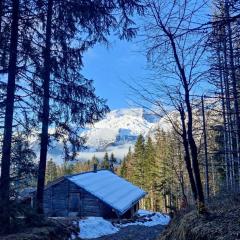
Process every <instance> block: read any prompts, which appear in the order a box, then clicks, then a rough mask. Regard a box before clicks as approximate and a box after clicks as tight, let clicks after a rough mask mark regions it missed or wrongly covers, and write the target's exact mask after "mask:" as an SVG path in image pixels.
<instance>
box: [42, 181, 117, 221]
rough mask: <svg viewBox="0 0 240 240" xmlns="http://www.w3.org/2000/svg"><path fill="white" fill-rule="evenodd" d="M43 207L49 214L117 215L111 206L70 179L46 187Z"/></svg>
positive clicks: (46, 213) (110, 216)
mask: <svg viewBox="0 0 240 240" xmlns="http://www.w3.org/2000/svg"><path fill="white" fill-rule="evenodd" d="M43 207H44V213H45V215H47V216H69V215H72V214H75V215H77V216H79V217H86V216H96V217H105V218H113V217H116V214H115V213H114V211H113V210H112V209H111V207H109V206H108V205H106V204H105V203H104V202H102V201H101V200H100V199H98V198H96V197H95V196H93V195H92V194H90V193H89V192H87V191H85V190H84V189H82V188H80V187H78V186H77V185H76V184H74V183H72V182H71V181H69V180H68V179H63V180H62V181H59V182H57V183H56V184H55V185H50V186H49V187H47V188H46V189H45V191H44V203H43Z"/></svg>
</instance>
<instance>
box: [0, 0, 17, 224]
mask: <svg viewBox="0 0 240 240" xmlns="http://www.w3.org/2000/svg"><path fill="white" fill-rule="evenodd" d="M18 24H19V0H15V1H13V5H12V23H11V38H10V56H9V64H8V83H7V97H6V109H5V119H4V134H3V146H2V165H1V204H2V206H3V208H2V211H1V212H2V214H3V218H4V221H3V223H4V224H6V226H7V225H9V221H10V219H9V191H10V159H11V143H12V128H13V111H14V96H15V88H16V87H15V85H16V83H15V82H16V75H17V46H18Z"/></svg>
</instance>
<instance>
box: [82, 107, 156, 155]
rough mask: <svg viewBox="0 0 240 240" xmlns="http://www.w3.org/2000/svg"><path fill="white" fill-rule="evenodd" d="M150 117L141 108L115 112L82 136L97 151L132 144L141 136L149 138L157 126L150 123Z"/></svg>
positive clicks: (152, 122)
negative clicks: (151, 130) (148, 135)
mask: <svg viewBox="0 0 240 240" xmlns="http://www.w3.org/2000/svg"><path fill="white" fill-rule="evenodd" d="M149 115H150V114H149ZM149 115H147V114H146V113H145V112H144V110H143V109H141V108H134V109H120V110H113V111H111V112H110V113H108V114H107V115H106V117H105V118H104V119H103V120H101V121H99V122H97V123H95V124H94V126H91V127H89V129H88V130H86V131H85V132H84V133H83V134H82V135H83V136H84V137H86V138H87V142H86V145H87V146H88V147H90V148H95V149H96V151H101V150H104V149H105V148H106V147H108V146H109V145H121V144H125V143H129V142H130V143H132V142H134V141H136V139H137V137H138V136H139V135H140V134H142V135H143V136H147V134H148V133H149V131H150V129H152V128H153V127H154V126H155V125H156V123H155V122H154V121H149V119H150V117H149ZM146 116H148V118H147V117H146Z"/></svg>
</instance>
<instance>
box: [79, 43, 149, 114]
mask: <svg viewBox="0 0 240 240" xmlns="http://www.w3.org/2000/svg"><path fill="white" fill-rule="evenodd" d="M83 61H84V68H83V71H82V73H83V75H84V76H85V77H87V78H89V79H93V80H94V86H95V88H96V93H97V95H98V96H101V97H103V98H105V99H107V100H108V106H109V107H110V108H111V109H117V108H123V107H128V106H129V105H128V103H127V102H128V94H129V92H130V91H129V89H128V87H127V86H126V85H125V84H124V83H123V81H125V82H130V81H132V80H134V81H136V80H137V79H140V78H142V77H143V76H144V75H145V74H146V58H145V56H143V54H142V53H140V52H139V44H137V43H136V40H133V41H131V42H127V41H120V40H118V39H117V40H114V39H112V40H111V41H110V46H109V47H108V48H107V47H106V46H104V45H100V44H99V45H96V46H95V47H93V48H91V49H89V50H88V52H86V53H85V55H84V58H83Z"/></svg>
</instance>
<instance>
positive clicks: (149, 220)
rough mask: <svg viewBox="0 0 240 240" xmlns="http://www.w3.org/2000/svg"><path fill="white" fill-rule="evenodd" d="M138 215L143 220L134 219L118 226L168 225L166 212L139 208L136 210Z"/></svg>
mask: <svg viewBox="0 0 240 240" xmlns="http://www.w3.org/2000/svg"><path fill="white" fill-rule="evenodd" d="M137 214H138V216H140V217H141V219H142V218H143V219H144V220H145V221H144V222H143V221H137V220H136V221H135V222H132V223H126V224H123V225H121V226H120V227H126V226H132V225H143V226H146V227H153V226H156V225H168V223H169V221H170V217H169V216H168V215H166V214H162V213H159V212H152V211H147V210H143V209H140V210H139V211H138V213H137Z"/></svg>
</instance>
